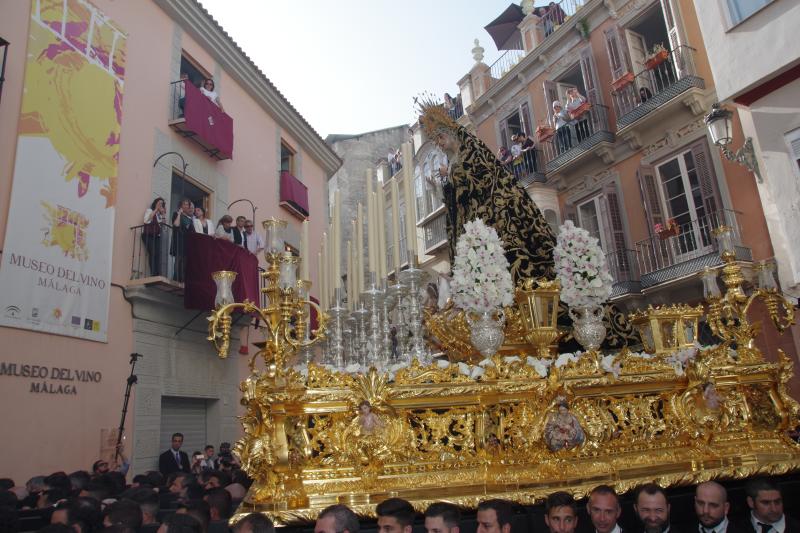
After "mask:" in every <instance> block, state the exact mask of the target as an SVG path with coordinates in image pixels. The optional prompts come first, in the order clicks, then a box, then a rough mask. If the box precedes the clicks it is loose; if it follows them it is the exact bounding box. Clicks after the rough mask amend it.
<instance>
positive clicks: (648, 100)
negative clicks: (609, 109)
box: [611, 46, 705, 129]
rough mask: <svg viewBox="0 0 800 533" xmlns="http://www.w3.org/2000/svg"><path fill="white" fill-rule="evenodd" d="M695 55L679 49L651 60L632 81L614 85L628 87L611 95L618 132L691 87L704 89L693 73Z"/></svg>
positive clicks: (694, 71) (683, 47)
mask: <svg viewBox="0 0 800 533" xmlns="http://www.w3.org/2000/svg"><path fill="white" fill-rule="evenodd" d="M694 52H695V49H694V48H692V47H690V46H679V47H677V48H676V49H675V50H672V51H671V52H668V53H667V54H666V57H664V58H654V59H651V60H650V64H649V68H646V69H645V70H643V71H641V72H639V73H638V74H636V75H635V76H633V79H632V80H631V79H628V80H626V79H625V78H624V77H623V78H622V79H621V81H620V80H617V81H616V82H615V84H616V85H617V86H618V87H619V84H620V83H626V82H627V85H624V86H623V87H619V88H617V89H615V90H613V91H612V92H611V94H612V96H613V99H614V109H615V111H616V113H617V117H618V118H617V127H618V129H622V128H624V127H625V126H627V125H629V124H632V123H633V122H635V121H637V120H638V119H640V118H641V117H643V116H645V115H646V114H648V113H650V112H651V111H653V110H654V109H657V108H658V107H660V106H662V105H664V104H665V103H667V102H669V101H670V100H672V99H673V98H675V97H676V96H678V95H679V94H681V93H683V92H684V91H686V90H688V89H690V88H691V87H697V88H700V89H703V88H705V81H704V80H703V79H702V78H700V77H698V76H697V71H696V70H695V65H694ZM628 76H630V75H628Z"/></svg>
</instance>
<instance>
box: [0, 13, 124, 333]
mask: <svg viewBox="0 0 800 533" xmlns="http://www.w3.org/2000/svg"><path fill="white" fill-rule="evenodd" d="M31 5H32V7H31V21H30V33H29V36H28V55H27V63H26V66H25V91H24V94H23V97H22V108H21V111H20V119H19V127H18V133H17V153H16V160H15V164H14V181H13V188H12V191H11V205H10V207H9V215H8V224H7V226H6V238H5V244H4V246H3V248H4V249H3V256H2V257H3V264H2V268H0V294H2V295H3V298H2V302H3V303H2V305H1V306H0V324H1V325H4V326H10V327H17V328H23V329H32V330H36V331H43V332H48V333H56V334H60V335H69V336H72V337H81V338H85V339H90V340H95V341H102V342H105V341H106V335H107V328H108V303H109V291H110V286H111V255H112V250H113V238H114V233H113V232H114V212H115V204H116V200H117V196H116V193H117V172H118V163H119V147H120V144H119V143H120V125H121V120H122V89H123V78H124V75H125V51H126V42H127V36H126V35H125V33H123V32H122V30H121V29H120V28H119V26H117V25H116V24H115V23H113V22H112V21H111V20H109V19H107V18H106V17H105V16H104V15H103V14H102V13H101V12H100V11H99V10H98V9H97V8H96V7H94V6H93V5H91V4H89V3H88V2H86V1H84V0H64V1H58V2H47V1H43V0H34V1H33V2H31Z"/></svg>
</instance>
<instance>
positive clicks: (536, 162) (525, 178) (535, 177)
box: [504, 148, 547, 188]
mask: <svg viewBox="0 0 800 533" xmlns="http://www.w3.org/2000/svg"><path fill="white" fill-rule="evenodd" d="M504 166H505V167H506V170H508V171H509V172H510V173H511V174H513V175H514V176H515V177H516V178H517V181H519V184H520V185H521V186H522V187H523V188H527V187H528V186H529V185H530V184H531V183H544V182H546V181H547V178H546V176H545V173H544V155H543V154H542V151H541V150H540V149H539V148H532V149H530V150H526V151H524V152H522V158H521V159H520V160H519V161H517V162H516V163H514V162H511V163H508V164H506V165H504Z"/></svg>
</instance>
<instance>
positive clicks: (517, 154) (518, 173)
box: [511, 134, 525, 179]
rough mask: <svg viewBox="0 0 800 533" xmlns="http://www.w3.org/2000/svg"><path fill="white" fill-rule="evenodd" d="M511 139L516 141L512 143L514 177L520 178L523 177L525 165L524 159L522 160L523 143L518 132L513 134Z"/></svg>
mask: <svg viewBox="0 0 800 533" xmlns="http://www.w3.org/2000/svg"><path fill="white" fill-rule="evenodd" d="M511 141H512V142H513V143H514V144H512V145H511V159H512V161H511V166H512V170H513V172H514V177H515V178H517V179H520V178H522V174H523V169H524V167H525V164H524V161H523V160H522V143H521V142H520V140H519V136H518V135H516V134H514V135H512V136H511Z"/></svg>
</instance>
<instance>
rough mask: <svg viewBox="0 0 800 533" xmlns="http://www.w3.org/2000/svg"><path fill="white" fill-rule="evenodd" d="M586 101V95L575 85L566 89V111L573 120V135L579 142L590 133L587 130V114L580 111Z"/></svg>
mask: <svg viewBox="0 0 800 533" xmlns="http://www.w3.org/2000/svg"><path fill="white" fill-rule="evenodd" d="M585 103H586V97H585V96H583V95H582V94H581V93H579V92H578V88H577V87H570V88H569V89H567V113H568V114H569V116H570V119H571V120H572V122H573V126H574V128H575V135H576V136H577V138H578V142H579V143H580V142H581V141H583V140H584V139H586V138H588V137H589V135H590V134H591V132H590V130H589V115H588V114H587V111H585V110H584V111H581V106H583V104H585Z"/></svg>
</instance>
